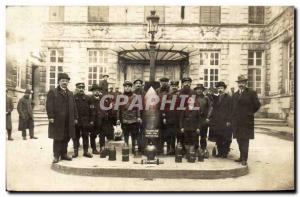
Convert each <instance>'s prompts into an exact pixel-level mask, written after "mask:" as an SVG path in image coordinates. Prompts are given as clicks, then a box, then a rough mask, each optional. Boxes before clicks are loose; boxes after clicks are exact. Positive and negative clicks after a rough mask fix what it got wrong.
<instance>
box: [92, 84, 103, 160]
mask: <svg viewBox="0 0 300 197" xmlns="http://www.w3.org/2000/svg"><path fill="white" fill-rule="evenodd" d="M90 91H91V92H92V93H93V95H92V96H91V98H90V125H91V127H92V129H91V135H90V141H91V148H92V153H93V154H95V155H99V153H100V152H99V151H98V150H97V146H96V138H97V136H98V135H99V144H100V151H102V149H103V148H104V145H105V135H103V134H104V133H103V132H102V133H101V135H100V130H101V126H102V119H103V117H104V112H103V111H102V110H101V108H100V100H101V98H102V95H103V93H102V92H101V91H102V90H101V88H100V87H99V86H98V85H97V84H93V85H92V87H91V88H90ZM103 138H104V142H103Z"/></svg>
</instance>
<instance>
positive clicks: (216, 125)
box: [209, 93, 232, 140]
mask: <svg viewBox="0 0 300 197" xmlns="http://www.w3.org/2000/svg"><path fill="white" fill-rule="evenodd" d="M231 113H232V99H231V96H229V95H228V94H226V93H225V94H223V95H222V97H221V99H220V95H219V96H213V103H212V112H211V114H210V117H209V119H210V133H209V137H210V138H214V137H216V136H223V137H224V138H225V139H228V140H231V138H232V129H231V128H230V127H227V125H226V123H227V122H229V123H231V115H232V114H231Z"/></svg>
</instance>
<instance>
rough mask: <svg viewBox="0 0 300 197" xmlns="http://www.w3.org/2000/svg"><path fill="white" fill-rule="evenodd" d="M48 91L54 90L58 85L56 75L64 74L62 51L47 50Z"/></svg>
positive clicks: (60, 49) (61, 49) (58, 49)
mask: <svg viewBox="0 0 300 197" xmlns="http://www.w3.org/2000/svg"><path fill="white" fill-rule="evenodd" d="M49 62H50V67H49V78H48V79H49V81H48V83H49V89H51V88H55V86H56V85H57V84H58V74H59V73H62V72H64V67H63V62H64V49H63V48H56V49H49Z"/></svg>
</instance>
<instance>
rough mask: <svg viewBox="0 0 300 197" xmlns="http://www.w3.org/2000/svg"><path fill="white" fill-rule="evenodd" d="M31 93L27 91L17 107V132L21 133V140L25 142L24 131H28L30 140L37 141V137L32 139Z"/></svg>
mask: <svg viewBox="0 0 300 197" xmlns="http://www.w3.org/2000/svg"><path fill="white" fill-rule="evenodd" d="M31 93H32V92H31V90H29V89H27V90H26V91H25V94H24V96H23V97H22V98H21V99H20V100H19V102H18V106H17V110H18V113H19V131H22V137H23V140H26V129H29V136H30V139H37V137H34V122H33V113H32V106H33V103H32V101H31V98H30V95H31Z"/></svg>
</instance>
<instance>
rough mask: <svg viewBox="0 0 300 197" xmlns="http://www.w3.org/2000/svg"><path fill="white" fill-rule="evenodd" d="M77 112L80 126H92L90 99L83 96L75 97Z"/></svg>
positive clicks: (77, 95)
mask: <svg viewBox="0 0 300 197" xmlns="http://www.w3.org/2000/svg"><path fill="white" fill-rule="evenodd" d="M74 99H75V103H76V107H77V111H78V126H84V127H89V126H90V121H91V120H90V117H91V116H90V98H89V97H88V96H87V95H85V94H83V95H79V94H75V95H74Z"/></svg>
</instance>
